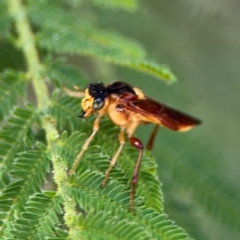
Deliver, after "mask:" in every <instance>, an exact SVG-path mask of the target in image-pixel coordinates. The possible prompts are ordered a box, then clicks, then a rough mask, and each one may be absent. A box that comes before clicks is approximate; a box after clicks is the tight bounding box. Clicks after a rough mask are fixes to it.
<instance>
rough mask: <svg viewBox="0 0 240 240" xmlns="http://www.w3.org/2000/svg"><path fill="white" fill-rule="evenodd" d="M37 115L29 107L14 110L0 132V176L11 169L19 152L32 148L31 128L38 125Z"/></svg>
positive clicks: (32, 108) (35, 111) (34, 110)
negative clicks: (35, 124)
mask: <svg viewBox="0 0 240 240" xmlns="http://www.w3.org/2000/svg"><path fill="white" fill-rule="evenodd" d="M38 117H39V113H38V112H37V110H36V109H35V108H34V107H32V106H29V107H28V108H27V109H23V108H16V109H15V110H14V112H13V116H12V117H11V118H9V119H8V120H7V123H6V124H5V125H4V126H3V127H2V128H1V130H0V153H1V158H0V163H1V165H0V166H1V174H2V173H3V171H6V172H8V171H9V170H11V169H12V164H13V162H14V160H15V158H16V157H17V154H18V153H19V152H22V151H24V150H25V149H27V148H32V147H33V145H34V143H33V141H32V132H31V127H32V126H33V124H34V123H36V122H37V123H39V119H38Z"/></svg>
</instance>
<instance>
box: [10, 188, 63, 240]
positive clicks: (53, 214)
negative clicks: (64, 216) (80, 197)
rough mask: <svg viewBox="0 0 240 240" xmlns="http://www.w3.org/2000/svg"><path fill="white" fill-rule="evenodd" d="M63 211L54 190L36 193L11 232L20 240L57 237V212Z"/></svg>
mask: <svg viewBox="0 0 240 240" xmlns="http://www.w3.org/2000/svg"><path fill="white" fill-rule="evenodd" d="M61 212H62V210H61V207H60V205H59V198H58V197H57V196H56V195H55V193H54V192H46V193H45V194H44V193H38V194H34V195H33V196H31V198H30V199H29V201H28V202H27V205H26V208H25V211H24V212H22V213H21V215H20V217H19V218H17V219H16V220H15V221H14V224H13V230H11V233H12V234H13V237H14V238H15V239H19V240H25V239H48V237H55V236H57V234H56V233H55V227H56V225H57V224H58V223H59V218H58V216H57V214H60V213H61Z"/></svg>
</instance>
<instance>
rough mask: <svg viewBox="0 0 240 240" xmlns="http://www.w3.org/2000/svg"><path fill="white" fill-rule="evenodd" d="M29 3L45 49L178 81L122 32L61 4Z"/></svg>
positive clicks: (170, 80) (40, 40)
mask: <svg viewBox="0 0 240 240" xmlns="http://www.w3.org/2000/svg"><path fill="white" fill-rule="evenodd" d="M29 2H30V3H31V4H30V8H29V11H30V16H31V18H32V20H33V22H34V23H35V24H36V25H38V26H39V27H40V31H39V33H38V37H37V41H38V44H39V46H40V47H41V48H43V49H46V50H48V51H51V52H56V53H60V54H66V53H67V54H80V55H87V56H92V57H97V58H99V59H101V60H104V61H106V62H108V63H114V64H117V65H120V66H126V67H130V68H132V69H136V70H139V71H142V72H145V73H148V74H151V75H153V76H155V77H157V78H161V79H162V80H165V81H167V82H172V81H175V76H174V74H173V73H172V72H171V71H170V70H169V68H168V67H167V66H166V65H160V64H158V63H156V62H154V61H149V60H148V59H147V57H146V53H145V51H144V49H143V47H142V46H140V45H139V44H138V43H137V42H136V41H133V40H130V39H127V38H126V37H123V36H121V35H120V34H118V33H114V32H109V31H104V30H100V29H98V28H97V27H96V26H94V25H93V24H91V23H89V22H88V21H86V20H82V19H81V18H79V16H76V17H74V16H73V14H72V13H71V14H68V12H67V11H64V9H62V8H60V7H59V6H57V5H54V4H49V3H46V2H44V1H43V2H39V3H36V2H35V1H34V2H31V1H29ZM63 16H64V17H63Z"/></svg>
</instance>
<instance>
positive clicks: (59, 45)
mask: <svg viewBox="0 0 240 240" xmlns="http://www.w3.org/2000/svg"><path fill="white" fill-rule="evenodd" d="M92 5H94V8H95V7H96V6H97V7H99V6H100V7H103V8H106V9H111V10H112V9H118V10H121V11H122V10H128V11H133V10H134V11H137V5H138V2H137V1H136V0H123V1H120V0H113V1H110V0H91V1H84V0H82V1H76V0H58V1H49V0H41V1H34V0H26V1H21V0H19V1H15V0H9V1H3V0H0V38H1V40H4V41H6V42H8V43H9V44H12V45H13V47H15V48H18V50H21V51H22V53H23V55H24V59H25V62H26V64H25V65H26V69H21V70H19V69H18V70H16V69H8V70H5V71H3V72H2V73H0V105H1V109H0V117H1V128H0V189H1V191H0V239H4V240H5V239H19V240H21V239H52V240H57V239H58V240H63V239H86V240H87V239H104V240H105V239H111V240H112V239H126V240H128V239H142V240H145V239H146V240H148V239H156V240H190V239H192V238H190V237H189V236H188V234H187V233H186V232H185V230H184V229H183V228H182V227H180V226H178V225H177V224H175V223H174V222H173V221H172V220H171V219H170V218H169V217H168V215H167V214H166V212H165V209H164V204H163V192H162V189H161V182H160V181H159V178H158V174H157V172H158V171H157V165H156V161H155V159H154V158H152V157H151V156H150V153H148V152H144V155H143V160H142V165H141V171H140V176H139V184H138V186H137V190H136V196H135V199H134V205H135V211H134V212H129V210H128V209H129V195H130V187H131V186H130V185H131V178H132V174H133V169H134V166H135V163H136V160H137V157H138V153H137V151H136V150H135V149H133V148H132V147H131V146H130V144H128V143H126V146H125V147H124V151H123V152H122V154H121V156H120V157H119V160H118V163H117V164H116V166H115V167H114V168H113V169H112V172H111V174H110V177H109V181H108V184H107V186H106V187H105V188H102V187H101V186H100V185H101V182H102V181H103V179H104V175H105V172H106V170H107V168H108V166H109V161H110V159H111V157H112V156H113V154H114V152H115V151H116V150H117V148H118V141H116V139H117V136H118V132H119V128H118V127H116V126H114V124H113V123H111V122H110V121H109V120H108V119H107V117H105V118H103V119H102V120H101V123H100V125H101V127H100V130H99V132H98V134H97V135H96V137H95V139H94V140H93V142H92V143H91V145H90V147H89V148H88V149H87V151H86V152H85V154H84V155H83V157H82V158H81V161H80V163H79V165H78V166H77V168H76V170H75V174H73V175H69V174H68V170H69V169H70V168H71V166H72V164H73V162H74V161H75V159H76V156H77V155H78V153H79V150H80V149H81V148H82V146H83V144H84V142H85V140H86V138H87V137H88V136H89V135H90V134H91V132H92V125H93V120H94V119H93V118H90V119H88V120H80V119H79V118H78V117H77V116H78V115H79V113H80V99H79V98H73V97H71V96H69V95H68V94H66V92H68V93H69V90H71V89H73V86H74V85H77V86H79V87H81V88H84V87H85V86H86V84H87V83H88V81H89V79H88V77H86V76H85V74H84V73H83V72H84V71H83V70H81V69H79V67H76V66H73V65H71V64H70V63H69V61H68V58H67V57H68V56H69V55H73V54H74V55H79V56H88V57H89V56H90V57H91V58H94V59H98V60H103V61H105V62H107V63H113V64H116V65H120V66H123V67H128V68H131V69H136V70H139V71H141V72H145V73H148V74H150V75H153V76H156V77H157V78H161V79H162V80H165V81H167V82H169V81H173V80H174V79H175V77H174V75H173V74H172V72H171V71H170V70H169V68H168V67H166V66H165V65H161V64H158V63H157V62H155V61H150V60H149V58H148V57H147V54H146V52H145V50H144V48H143V46H141V44H139V43H137V42H136V41H135V40H132V39H130V38H127V37H124V36H122V35H121V34H119V33H117V32H115V31H109V30H108V31H107V30H104V29H101V28H100V27H99V26H98V25H97V24H96V21H95V23H94V21H91V20H90V19H91V18H89V17H87V15H88V13H90V12H88V13H85V12H84V11H85V10H84V11H83V10H81V8H83V9H91V7H92ZM83 12H84V13H83ZM79 13H80V14H79ZM63 54H64V56H65V57H66V56H67V57H66V59H67V60H62V59H63V58H62V56H61V55H63ZM59 55H60V56H59ZM0 64H1V62H0ZM66 89H67V90H68V91H66ZM32 92H33V93H32ZM29 102H30V103H29ZM166 139H167V138H166ZM164 144H165V145H164ZM164 144H163V147H162V148H163V151H162V154H163V155H162V157H163V162H165V164H166V167H168V166H170V165H171V164H173V162H175V163H174V164H176V165H175V166H176V168H177V171H176V173H174V175H175V177H176V179H177V181H178V182H179V183H181V185H182V186H187V187H189V188H191V187H192V188H194V193H195V194H196V195H197V196H198V197H197V199H201V196H203V195H204V194H205V192H204V191H205V187H204V185H208V188H209V191H211V193H210V194H208V196H207V197H206V199H204V200H203V201H202V204H203V205H204V206H206V209H208V210H209V212H211V211H212V212H215V211H216V209H217V208H219V209H220V208H221V209H222V212H221V216H223V214H226V215H227V213H228V214H229V215H228V217H226V219H227V220H228V221H229V223H230V224H229V225H233V226H234V229H237V227H236V226H237V224H238V223H239V220H236V219H239V218H238V212H237V211H234V209H235V208H237V207H238V201H234V200H233V201H232V200H229V198H231V193H230V191H229V189H228V191H227V190H226V188H224V186H222V184H221V182H219V179H218V178H217V177H216V178H211V179H208V178H207V177H206V178H203V177H202V172H203V169H201V168H199V170H198V171H196V166H194V161H190V162H188V161H187V160H186V162H185V165H187V167H185V168H184V169H182V168H181V166H180V164H182V163H183V162H184V156H178V155H177V154H175V155H174V154H173V153H172V149H171V146H172V145H171V140H166V141H165V143H164ZM179 145H180V143H179ZM169 154H171V157H170V156H169ZM195 157H197V156H192V158H195ZM179 159H181V163H180V162H179V161H178V160H179ZM188 159H189V158H188ZM168 160H169V161H168ZM168 164H169V165H168ZM171 171H173V168H171V169H170V167H169V171H168V172H167V174H169V173H171ZM195 172H197V177H195V178H194V177H193V176H192V173H195ZM212 180H214V181H212ZM47 189H48V190H47ZM176 192H177V190H176ZM176 192H174V193H176ZM222 192H224V194H222ZM219 199H220V200H219ZM235 199H236V198H235ZM218 200H219V201H218ZM167 201H168V199H167ZM168 202H170V201H168ZM209 202H210V203H209ZM166 205H167V206H168V203H167V204H166ZM231 207H232V208H231ZM212 215H214V213H213V214H212ZM186 217H187V216H186ZM232 219H233V220H232ZM231 220H232V221H231ZM234 224H235V225H234Z"/></svg>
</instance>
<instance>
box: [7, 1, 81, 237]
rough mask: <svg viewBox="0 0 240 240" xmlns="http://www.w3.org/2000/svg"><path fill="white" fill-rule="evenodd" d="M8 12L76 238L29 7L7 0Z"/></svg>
mask: <svg viewBox="0 0 240 240" xmlns="http://www.w3.org/2000/svg"><path fill="white" fill-rule="evenodd" d="M6 2H7V4H8V9H9V12H10V14H11V16H12V18H13V19H14V21H15V26H16V30H17V33H18V36H19V39H18V47H20V48H21V49H22V51H23V53H24V56H25V59H26V62H27V67H28V78H29V79H30V80H31V81H32V84H33V88H34V91H35V94H36V99H37V104H38V109H39V111H40V112H42V113H43V116H42V118H41V122H42V126H43V128H44V130H45V132H46V138H47V143H48V149H49V152H50V153H51V157H52V162H53V168H54V173H55V174H54V180H55V182H56V184H57V186H58V194H59V195H61V196H62V198H63V200H64V210H65V221H66V224H67V226H68V227H69V229H70V232H72V233H73V234H75V232H76V231H75V229H76V227H77V226H76V225H75V224H76V223H77V221H76V218H77V213H76V211H75V209H74V206H75V203H74V201H73V199H72V197H71V195H70V189H71V188H70V187H69V184H68V177H67V173H66V172H67V167H66V164H65V163H64V161H62V160H61V159H60V157H59V154H58V140H59V134H58V131H57V129H56V126H55V120H54V119H53V118H52V117H51V116H49V115H48V113H47V111H48V105H49V96H48V89H47V86H46V83H45V82H44V80H43V76H42V75H41V70H42V65H41V62H40V59H39V56H38V52H37V48H36V45H35V39H34V34H33V32H32V29H31V26H30V23H29V20H28V16H27V11H26V7H25V6H24V5H23V2H22V1H21V0H8V1H6Z"/></svg>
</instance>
